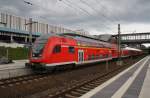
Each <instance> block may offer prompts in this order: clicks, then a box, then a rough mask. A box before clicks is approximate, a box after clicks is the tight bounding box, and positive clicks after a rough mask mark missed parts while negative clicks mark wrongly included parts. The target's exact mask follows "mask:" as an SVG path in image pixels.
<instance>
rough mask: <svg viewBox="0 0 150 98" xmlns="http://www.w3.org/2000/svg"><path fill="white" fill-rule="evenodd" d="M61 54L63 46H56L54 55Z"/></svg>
mask: <svg viewBox="0 0 150 98" xmlns="http://www.w3.org/2000/svg"><path fill="white" fill-rule="evenodd" d="M59 52H61V46H60V45H56V46H55V47H54V50H53V53H59Z"/></svg>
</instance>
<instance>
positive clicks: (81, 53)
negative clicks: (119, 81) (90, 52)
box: [78, 50, 84, 62]
mask: <svg viewBox="0 0 150 98" xmlns="http://www.w3.org/2000/svg"><path fill="white" fill-rule="evenodd" d="M83 61H84V51H83V50H78V62H83Z"/></svg>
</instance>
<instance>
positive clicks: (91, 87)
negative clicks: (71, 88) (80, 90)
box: [84, 84, 94, 89]
mask: <svg viewBox="0 0 150 98" xmlns="http://www.w3.org/2000/svg"><path fill="white" fill-rule="evenodd" d="M84 87H86V88H89V89H93V88H94V87H93V86H90V85H88V84H87V85H85V86H84Z"/></svg>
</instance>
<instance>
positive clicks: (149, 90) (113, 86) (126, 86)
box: [80, 56, 150, 98]
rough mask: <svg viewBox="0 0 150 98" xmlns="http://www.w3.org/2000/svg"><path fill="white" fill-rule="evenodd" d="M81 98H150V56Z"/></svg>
mask: <svg viewBox="0 0 150 98" xmlns="http://www.w3.org/2000/svg"><path fill="white" fill-rule="evenodd" d="M80 98H150V56H146V57H145V58H143V59H142V60H140V61H139V62H137V63H135V64H134V65H132V66H131V67H129V68H128V69H126V70H124V71H123V72H121V73H119V74H118V75H116V76H115V77H113V78H111V79H109V80H108V81H106V82H105V83H103V84H102V85H100V86H98V87H96V88H95V89H93V90H91V91H90V92H88V93H86V94H84V95H83V96H81V97H80Z"/></svg>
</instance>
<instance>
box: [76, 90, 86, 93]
mask: <svg viewBox="0 0 150 98" xmlns="http://www.w3.org/2000/svg"><path fill="white" fill-rule="evenodd" d="M75 91H77V92H81V93H83V94H84V93H86V92H87V91H86V90H82V89H76V90H75Z"/></svg>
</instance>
